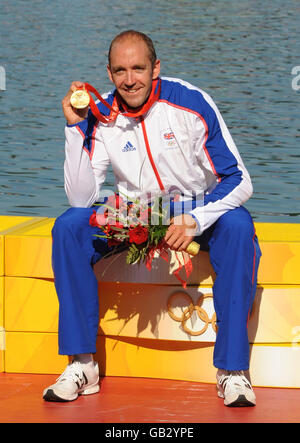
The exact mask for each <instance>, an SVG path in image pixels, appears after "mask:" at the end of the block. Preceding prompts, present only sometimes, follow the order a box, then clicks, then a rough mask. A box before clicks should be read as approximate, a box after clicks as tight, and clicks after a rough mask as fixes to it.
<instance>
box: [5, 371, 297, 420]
mask: <svg viewBox="0 0 300 443" xmlns="http://www.w3.org/2000/svg"><path fill="white" fill-rule="evenodd" d="M55 378H56V377H55V376H53V375H28V374H6V373H4V374H3V373H2V374H0V423H74V422H78V423H88V422H90V423H91V422H92V423H209V422H210V423H220V422H228V423H229V422H231V423H234V422H235V423H259V422H263V423H279V422H284V423H298V422H300V389H274V388H273V389H270V388H255V393H256V397H257V406H256V407H252V408H228V407H225V406H224V405H223V400H222V399H219V398H218V397H217V395H216V390H215V386H214V385H210V384H202V383H192V382H182V381H172V380H152V379H142V378H139V379H134V378H122V377H105V378H104V379H103V380H102V387H101V391H100V393H99V394H95V395H89V396H85V397H84V396H81V397H79V398H78V399H77V400H76V401H74V402H71V403H47V402H45V401H44V400H43V399H42V395H41V394H42V391H43V389H44V387H46V386H48V385H49V384H51V383H53V381H54V380H55Z"/></svg>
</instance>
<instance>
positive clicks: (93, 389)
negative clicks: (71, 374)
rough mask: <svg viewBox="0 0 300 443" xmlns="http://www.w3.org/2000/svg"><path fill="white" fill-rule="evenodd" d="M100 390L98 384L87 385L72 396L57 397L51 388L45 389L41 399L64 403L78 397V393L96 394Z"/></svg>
mask: <svg viewBox="0 0 300 443" xmlns="http://www.w3.org/2000/svg"><path fill="white" fill-rule="evenodd" d="M99 391H100V386H99V384H97V385H94V386H89V387H87V388H85V389H83V390H82V391H79V392H78V393H77V394H76V395H75V396H74V397H73V398H69V399H68V398H62V397H59V396H58V395H57V394H55V392H54V390H53V389H47V391H46V392H45V394H44V395H43V399H44V400H46V401H54V402H60V403H66V402H70V401H74V400H76V399H77V398H78V396H79V395H90V394H97V392H99Z"/></svg>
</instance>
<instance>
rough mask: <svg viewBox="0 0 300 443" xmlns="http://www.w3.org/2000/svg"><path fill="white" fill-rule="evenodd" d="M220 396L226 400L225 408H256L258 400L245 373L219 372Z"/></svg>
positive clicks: (218, 388)
mask: <svg viewBox="0 0 300 443" xmlns="http://www.w3.org/2000/svg"><path fill="white" fill-rule="evenodd" d="M217 390H218V396H219V397H221V398H224V405H225V406H255V405H256V398H255V394H254V392H253V389H252V386H251V383H250V382H249V380H248V379H247V378H246V377H245V374H244V371H225V370H223V369H219V370H218V372H217Z"/></svg>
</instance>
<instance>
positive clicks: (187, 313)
mask: <svg viewBox="0 0 300 443" xmlns="http://www.w3.org/2000/svg"><path fill="white" fill-rule="evenodd" d="M178 296H179V297H181V298H183V299H184V300H186V301H187V303H188V307H187V308H185V309H184V310H183V311H182V314H181V316H178V315H176V314H175V313H174V312H173V310H172V302H173V300H174V298H175V297H178ZM212 296H213V295H212V294H201V295H200V297H199V298H198V300H197V303H196V305H194V302H193V299H192V298H191V297H190V295H189V294H187V293H186V292H184V291H176V292H174V293H173V294H172V295H171V296H170V297H169V298H168V301H167V308H168V314H169V316H170V317H171V318H172V319H173V320H175V321H177V322H179V323H181V327H182V329H183V330H184V331H185V332H186V333H187V334H189V335H192V336H198V335H202V334H204V333H205V331H206V330H207V328H208V326H209V324H211V325H212V328H213V330H214V332H217V316H216V313H215V312H214V313H213V315H212V317H211V318H209V315H208V313H207V312H206V311H205V309H203V308H202V307H201V305H202V304H203V301H204V300H205V299H206V298H209V297H210V298H211V297H212ZM194 311H196V312H197V314H198V317H199V319H200V320H201V321H202V322H203V323H204V326H203V328H202V329H200V330H199V331H193V330H192V329H190V328H188V326H187V324H186V323H187V321H188V320H189V319H190V318H191V317H192V314H193V312H194Z"/></svg>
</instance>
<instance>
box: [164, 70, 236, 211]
mask: <svg viewBox="0 0 300 443" xmlns="http://www.w3.org/2000/svg"><path fill="white" fill-rule="evenodd" d="M160 100H162V101H165V102H168V103H169V104H170V105H171V106H172V105H173V106H175V107H177V108H179V109H182V110H183V111H188V112H191V113H193V114H195V115H197V116H198V117H199V118H200V119H201V121H202V123H203V125H204V126H205V128H206V140H205V143H204V144H203V149H204V150H205V152H206V155H207V157H208V159H209V162H210V164H211V170H212V172H213V173H214V174H215V176H216V180H217V181H218V184H217V186H216V187H215V189H214V190H213V191H212V192H211V193H210V194H206V195H205V196H204V205H206V204H207V203H209V202H215V201H217V200H222V199H223V198H224V197H226V196H227V195H228V194H229V193H231V192H232V191H233V190H234V189H235V188H236V187H237V186H238V185H239V184H240V183H241V181H242V175H243V174H242V170H240V169H239V168H238V166H237V164H238V161H237V159H236V157H235V156H234V154H233V153H232V152H231V150H230V149H229V148H228V146H227V144H226V141H225V139H224V137H223V135H222V131H221V126H220V122H219V119H218V117H217V115H216V112H215V111H214V109H213V108H212V106H211V105H210V104H209V103H208V102H207V101H206V100H205V98H204V96H203V94H202V93H201V91H200V90H198V89H190V88H189V87H187V86H186V85H185V84H182V83H180V82H179V81H175V80H174V81H172V80H164V79H163V80H162V93H161V97H160Z"/></svg>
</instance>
